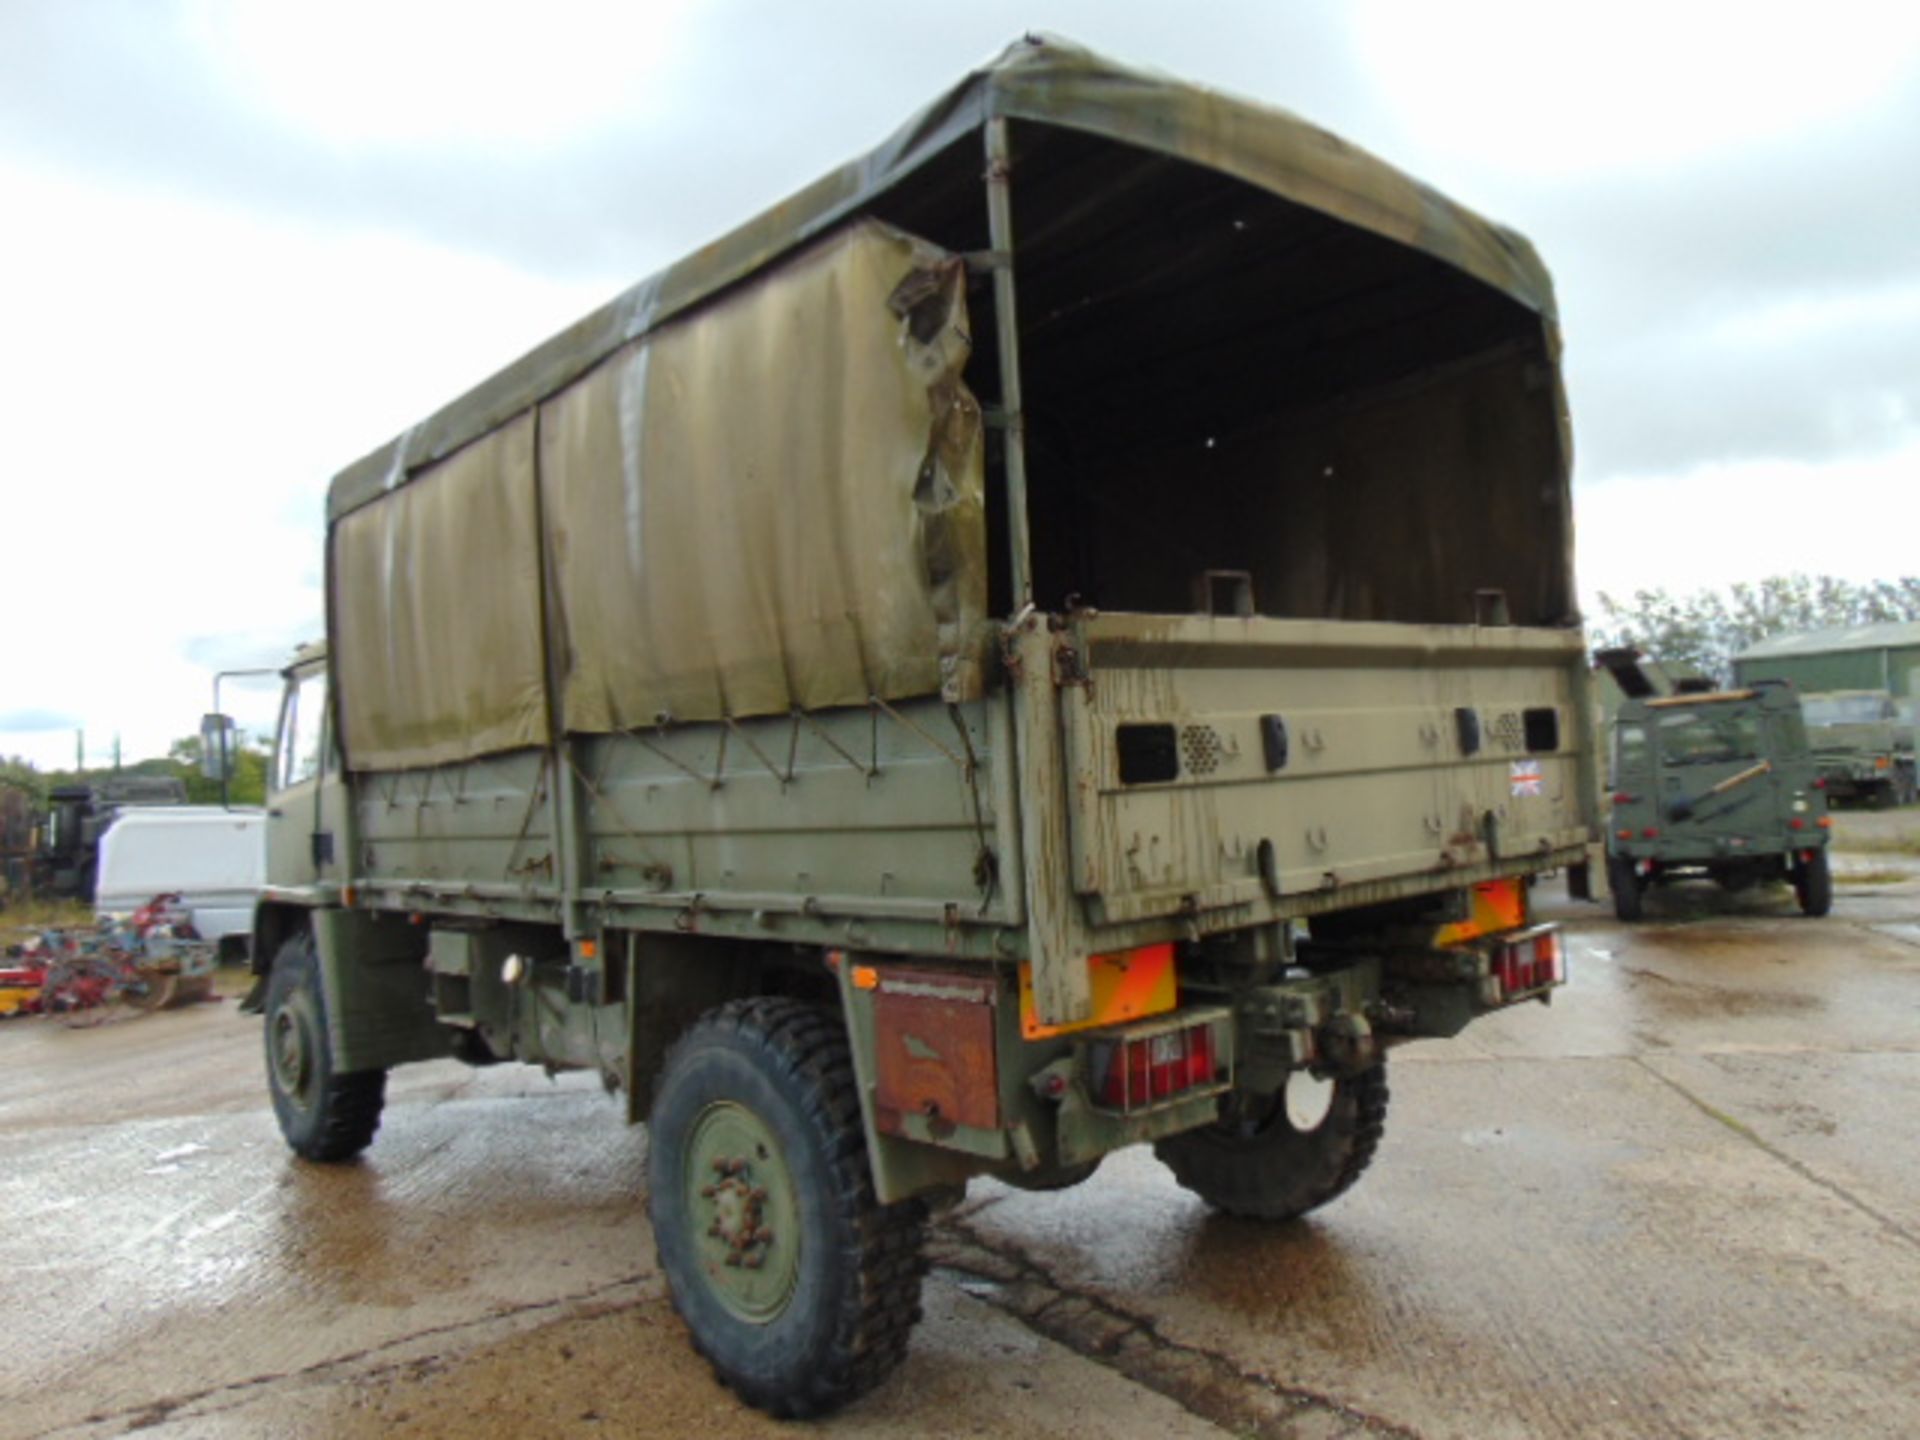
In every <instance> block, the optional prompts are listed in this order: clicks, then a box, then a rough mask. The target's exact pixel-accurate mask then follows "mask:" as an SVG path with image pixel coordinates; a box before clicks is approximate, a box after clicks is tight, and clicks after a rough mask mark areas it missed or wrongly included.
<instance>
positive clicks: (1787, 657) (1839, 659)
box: [1733, 621, 1920, 695]
mask: <svg viewBox="0 0 1920 1440" xmlns="http://www.w3.org/2000/svg"><path fill="white" fill-rule="evenodd" d="M1733 670H1734V676H1735V678H1736V679H1737V680H1739V681H1740V683H1742V684H1746V683H1748V682H1749V681H1753V680H1791V681H1792V682H1793V683H1794V684H1795V685H1796V686H1798V687H1799V689H1800V690H1801V692H1802V693H1803V694H1804V693H1811V692H1815V691H1822V690H1887V691H1891V692H1892V693H1893V694H1895V695H1920V621H1896V622H1892V623H1888V624H1882V625H1841V626H1836V627H1834V628H1831V629H1827V630H1806V631H1802V632H1801V633H1800V634H1798V635H1777V636H1775V637H1774V638H1773V639H1771V640H1762V641H1761V642H1760V643H1759V644H1757V645H1753V646H1749V647H1748V648H1747V649H1745V650H1743V651H1741V652H1740V653H1739V654H1738V655H1736V656H1734V658H1733Z"/></svg>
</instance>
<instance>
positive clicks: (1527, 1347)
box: [0, 809, 1920, 1440]
mask: <svg viewBox="0 0 1920 1440" xmlns="http://www.w3.org/2000/svg"><path fill="white" fill-rule="evenodd" d="M1841 836H1842V840H1843V842H1844V843H1845V844H1846V845H1847V847H1848V848H1847V851H1846V853H1845V855H1844V857H1843V863H1842V864H1841V865H1840V866H1839V867H1838V870H1839V874H1840V877H1841V884H1840V886H1839V900H1838V902H1837V904H1836V906H1835V910H1834V914H1833V916H1832V917H1831V918H1829V919H1827V920H1822V921H1813V920H1805V919H1802V918H1800V917H1799V916H1798V915H1797V914H1796V913H1795V912H1794V911H1793V908H1792V904H1791V900H1790V898H1788V897H1787V896H1786V895H1785V893H1784V892H1776V893H1772V894H1754V893H1749V894H1744V895H1740V896H1736V897H1726V896H1722V895H1721V894H1720V893H1719V892H1718V891H1716V890H1713V889H1712V888H1711V887H1706V886H1690V887H1684V888H1681V889H1676V890H1675V891H1672V892H1669V893H1664V894H1661V895H1658V896H1656V897H1655V898H1654V900H1653V902H1652V904H1651V905H1650V907H1649V918H1648V920H1647V921H1646V922H1645V923H1643V924H1640V925H1636V926H1633V927H1622V926H1619V925H1617V924H1615V923H1614V922H1613V920H1612V918H1611V914H1610V912H1608V911H1607V910H1605V909H1604V908H1603V907H1597V906H1589V905H1574V904H1570V903H1568V902H1566V901H1565V900H1563V899H1559V900H1556V899H1555V898H1553V897H1552V896H1551V895H1548V896H1545V897H1544V900H1545V903H1544V906H1543V908H1545V909H1546V910H1548V911H1549V912H1551V913H1553V914H1555V915H1556V916H1557V917H1559V918H1562V919H1564V920H1565V921H1566V922H1567V926H1568V931H1569V939H1570V950H1571V955H1572V962H1573V981H1572V983H1571V984H1570V985H1569V987H1568V988H1567V989H1566V990H1564V991H1563V992H1561V993H1560V994H1559V996H1558V997H1557V998H1556V1000H1555V1002H1554V1004H1553V1006H1552V1007H1551V1008H1547V1007H1542V1006H1526V1007H1523V1008H1522V1009H1520V1010H1517V1011H1512V1012H1507V1013H1505V1014H1502V1015H1500V1016H1497V1017H1493V1018H1491V1019H1488V1020H1484V1021H1482V1022H1480V1023H1478V1024H1476V1025H1475V1026H1474V1027H1473V1028H1472V1029H1471V1030H1470V1031H1469V1032H1468V1033H1467V1034H1466V1035H1464V1036H1462V1037H1461V1038H1460V1039H1458V1040H1454V1041H1449V1042H1444V1043H1426V1044H1421V1045H1414V1046H1409V1047H1407V1048H1405V1049H1402V1050H1399V1051H1396V1052H1395V1055H1394V1058H1393V1061H1392V1063H1391V1065H1390V1073H1391V1076H1392V1085H1393V1107H1392V1113H1391V1114H1390V1117H1389V1120H1388V1125H1387V1138H1386V1140H1385V1142H1384V1143H1383V1144H1382V1146H1381V1150H1380V1153H1379V1156H1378V1157H1377V1159H1376V1160H1375V1162H1374V1166H1373V1169H1372V1171H1371V1172H1370V1173H1369V1174H1368V1175H1367V1177H1366V1178H1365V1179H1364V1180H1363V1181H1362V1182H1361V1183H1360V1185H1359V1186H1358V1187H1357V1188H1355V1189H1354V1190H1353V1191H1352V1192H1351V1193H1349V1194H1348V1195H1347V1196H1345V1197H1343V1198H1341V1199H1340V1200H1338V1201H1336V1202H1335V1203H1334V1204H1332V1205H1330V1206H1328V1207H1327V1208H1326V1209H1325V1210H1323V1211H1321V1212H1320V1213H1318V1214H1317V1215H1315V1216H1313V1217H1311V1218H1310V1219H1308V1220H1306V1221H1304V1222H1299V1223H1296V1224H1293V1225H1288V1226H1278V1227H1269V1226H1260V1225H1255V1224H1251V1223H1246V1222H1240V1221H1234V1220H1229V1219H1224V1218H1222V1217H1219V1216H1216V1215H1213V1214H1211V1213H1210V1212H1209V1211H1208V1210H1207V1209H1206V1207H1205V1206H1203V1205H1202V1204H1201V1203H1200V1202H1199V1201H1197V1200H1195V1199H1194V1198H1193V1197H1191V1196H1189V1195H1187V1194H1186V1193H1185V1192H1183V1191H1181V1190H1180V1189H1178V1188H1177V1187H1176V1186H1175V1185H1174V1184H1173V1182H1172V1180H1171V1179H1170V1178H1169V1177H1168V1176H1167V1174H1166V1173H1165V1172H1164V1171H1163V1170H1162V1169H1161V1168H1160V1167H1159V1166H1158V1165H1157V1164H1156V1163H1155V1162H1154V1160H1153V1159H1152V1157H1151V1155H1150V1153H1148V1152H1146V1151H1144V1150H1136V1151H1131V1152H1127V1153H1124V1154H1122V1155H1119V1156H1116V1157H1114V1158H1112V1159H1110V1160H1109V1161H1108V1163H1107V1165H1106V1166H1105V1167H1104V1169H1103V1170H1102V1171H1101V1172H1100V1173H1099V1174H1098V1175H1096V1176H1095V1177H1094V1179H1093V1180H1091V1181H1090V1182H1088V1183H1087V1184H1085V1185H1083V1186H1081V1187H1080V1188H1078V1189H1076V1190H1073V1191H1070V1192H1067V1193H1064V1194H1056V1195H1029V1194H1024V1193H1021V1192H1016V1191H1012V1190H1008V1189H1005V1188H1003V1187H1000V1186H997V1185H992V1184H977V1185H976V1186H975V1187H974V1188H973V1190H972V1192H971V1193H970V1194H969V1197H968V1199H967V1201H966V1203H965V1204H963V1205H962V1206H961V1207H960V1208H959V1209H958V1210H957V1211H955V1212H954V1213H952V1214H951V1215H949V1216H948V1217H947V1218H946V1219H945V1220H944V1221H943V1222H942V1223H941V1224H940V1226H939V1227H938V1228H937V1231H936V1240H935V1247H934V1248H935V1261H936V1269H935V1271H934V1274H933V1276H932V1277H931V1279H930V1280H929V1282H928V1287H927V1311H928V1315H927V1320H926V1321H925V1323H924V1324H923V1325H922V1326H921V1328H920V1329H919V1331H918V1332H917V1334H916V1337H915V1343H914V1350H913V1353H912V1356H911V1357H910V1359H909V1360H908V1362H907V1364H906V1365H905V1366H904V1367H903V1368H902V1370H901V1371H900V1372H899V1373H898V1374H897V1375H896V1376H895V1377H894V1378H893V1379H892V1380H891V1381H890V1382H889V1383H888V1384H887V1385H885V1386H884V1387H883V1388H882V1389H881V1390H880V1391H879V1392H878V1393H877V1394H875V1395H874V1396H872V1397H870V1398H869V1399H868V1400H866V1401H865V1402H863V1403H862V1404H860V1405H858V1406H856V1407H854V1408H853V1409H852V1410H850V1411H849V1412H847V1413H845V1414H843V1415H841V1416H838V1417H836V1418H834V1419H832V1420H829V1421H826V1422H822V1423H820V1424H817V1425H815V1426H812V1427H795V1426H789V1425H781V1424H778V1423H776V1422H773V1421H770V1420H767V1419H766V1418H764V1417H762V1416H760V1415H758V1414H756V1413H754V1412H751V1411H748V1410H745V1409H743V1408H742V1407H740V1406H739V1405H738V1404H737V1403H735V1402H734V1401H733V1399H732V1398H731V1396H730V1395H729V1394H728V1393H727V1392H726V1391H724V1390H723V1389H721V1388H720V1387H719V1386H717V1385H716V1384H715V1383H714V1382H713V1381H712V1379H711V1378H710V1377H709V1375H708V1373H707V1372H706V1370H705V1367H704V1366H703V1365H702V1364H701V1362H700V1361H699V1360H698V1359H696V1357H695V1356H694V1355H693V1353H692V1352H691V1350H690V1349H688V1347H687V1345H686V1343H685V1340H684V1337H683V1335H682V1333H681V1331H680V1328H679V1323H678V1321H677V1320H676V1319H675V1318H674V1316H673V1314H672V1311H671V1309H670V1307H669V1306H668V1304H667V1302H666V1300H665V1297H664V1291H663V1287H662V1284H661V1281H660V1278H659V1275H658V1273H657V1271H656V1269H655V1266H654V1262H653V1254H652V1239H651V1236H650V1235H649V1233H648V1230H647V1223H646V1218H645V1160H646V1135H645V1132H644V1131H643V1130H628V1129H626V1128H625V1127H624V1126H623V1125H622V1124H621V1122H620V1119H619V1116H618V1113H617V1110H616V1107H615V1105H613V1104H612V1103H610V1102H609V1101H607V1100H606V1099H605V1098H604V1097H603V1096H602V1095H601V1094H600V1093H599V1090H598V1087H597V1085H595V1084H593V1083H592V1082H591V1081H585V1080H581V1079H578V1078H575V1077H567V1078H563V1079H562V1080H560V1081H558V1082H549V1081H547V1080H546V1079H544V1078H542V1077H541V1076H540V1075H539V1074H538V1073H537V1072H532V1071H524V1070H521V1069H518V1068H514V1067H500V1068H498V1069H494V1070H488V1071H477V1072H476V1071H468V1070H465V1069H463V1068H461V1067H458V1066H455V1065H453V1064H451V1063H448V1064H441V1065H432V1066H421V1067H416V1068H414V1069H412V1070H410V1071H402V1072H399V1073H398V1074H396V1076H395V1080H394V1084H393V1087H392V1091H391V1097H390V1100H389V1104H388V1110H387V1118H386V1123H385V1126H384V1128H383V1129H382V1132H381V1134H380V1138H379V1139H378V1141H377V1142H376V1143H375V1145H374V1146H373V1148H372V1150H371V1151H370V1152H369V1153H368V1155H367V1157H366V1159H365V1160H364V1161H363V1162H361V1163H358V1164H355V1165H350V1166H346V1167H337V1168H328V1167H319V1166H310V1165H304V1164H298V1163H294V1162H293V1161H291V1160H290V1159H289V1158H288V1156H287V1155H286V1152H285V1150H284V1149H283V1147H282V1146H281V1143H280V1140H279V1137H278V1135H277V1132H276V1131H275V1129H274V1126H273V1122H272V1119H271V1117H270V1116H269V1114H268V1112H267V1110H266V1107H265V1103H264V1098H263V1090H262V1085H263V1082H262V1079H261V1073H260V1061H259V1054H258V1052H259V1031H258V1022H257V1021H256V1020H253V1019H250V1018H248V1017H243V1016H240V1015H238V1014H236V1013H235V1011H234V1008H233V1004H232V1001H231V999H228V1000H226V1001H224V1002H222V1003H219V1004H211V1005H203V1006H198V1007H194V1008H192V1009H188V1010H179V1011H170V1012H164V1013H161V1014H157V1015H152V1016H146V1017H142V1018H138V1019H128V1020H121V1021H117V1022H115V1023H109V1024H103V1025H100V1026H97V1027H93V1028H84V1029H69V1028H66V1027H65V1026H63V1025H62V1024H60V1023H58V1022H55V1021H48V1020H37V1019H29V1020H12V1021H7V1022H4V1023H0V1157H4V1158H3V1159H0V1216H4V1217H5V1221H4V1224H0V1346H3V1347H4V1353H5V1355H6V1360H5V1362H4V1364H0V1397H4V1398H5V1400H6V1403H5V1404H4V1405H0V1437H13V1436H22V1437H24V1436H34V1437H40V1436H62V1437H68V1436H72V1437H79V1436H106V1435H120V1434H126V1433H129V1432H131V1431H134V1430H141V1431H143V1432H146V1433H149V1434H152V1435H153V1436H155V1437H157V1440H158V1437H175V1436H181V1437H185V1436H192V1437H200V1436H208V1437H226V1436H236V1437H237V1436H248V1437H252V1436H287V1437H309V1436H311V1437H321V1436H326V1437H334V1436H344V1437H354V1436H369V1437H370V1436H375V1435H382V1436H384V1435H402V1436H409V1435H411V1436H438V1435H445V1434H452V1433H459V1434H461V1435H463V1436H470V1437H478V1440H484V1437H488V1436H509V1435H511V1436H528V1435H542V1436H545V1435H567V1436H572V1435H578V1436H592V1435H615V1434H662V1435H665V1434H683V1433H700V1434H712V1435H723V1436H732V1435H763V1434H775V1433H791V1432H794V1431H796V1430H799V1429H802V1428H805V1429H811V1430H814V1431H817V1432H819V1433H823V1434H829V1435H836V1436H838V1435H847V1436H858V1435H875V1436H878V1435H895V1434H901V1433H912V1434H925V1435H940V1436H949V1435H950V1436H963V1435H994V1436H1050V1435H1062V1436H1065V1435H1074V1436H1084V1435H1087V1434H1141V1435H1171V1436H1179V1435H1202V1434H1210V1433H1212V1434H1217V1433H1231V1434H1239V1435H1248V1434H1259V1435H1278V1436H1297V1437H1322V1436H1340V1435H1373V1434H1386V1435H1401V1436H1422V1437H1434V1440H1438V1437H1455V1436H1457V1437H1475V1440H1480V1437H1502V1436H1513V1437H1533V1436H1561V1435H1567V1436H1620V1437H1628V1436H1632V1437H1640V1436H1688V1437H1708V1436H1728V1437H1734V1436H1739V1437H1746V1436H1775V1435H1778V1436H1822V1437H1825V1436H1882V1435H1884V1436H1906V1435H1912V1434H1916V1433H1920V1166H1916V1164H1915V1157H1916V1155H1920V856H1916V854H1914V853H1909V852H1910V851H1920V809H1915V810H1908V811H1903V812H1892V815H1891V818H1889V813H1888V812H1880V813H1877V814H1871V815H1857V816H1856V815H1847V816H1843V817H1842V818H1841ZM1866 847H1874V848H1871V849H1869V848H1866Z"/></svg>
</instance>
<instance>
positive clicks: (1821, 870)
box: [1793, 849, 1833, 919]
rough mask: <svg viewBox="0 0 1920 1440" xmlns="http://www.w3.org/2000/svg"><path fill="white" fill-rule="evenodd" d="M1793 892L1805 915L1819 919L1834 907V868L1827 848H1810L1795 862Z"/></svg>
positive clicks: (1801, 911)
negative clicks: (1828, 857) (1829, 859)
mask: <svg viewBox="0 0 1920 1440" xmlns="http://www.w3.org/2000/svg"><path fill="white" fill-rule="evenodd" d="M1793 894H1794V898H1795V899H1797V900H1798V901H1799V902H1800V913H1801V914H1803V915H1811V916H1813V917H1814V918H1816V919H1817V918H1819V917H1820V916H1822V915H1825V914H1827V913H1828V912H1829V911H1831V910H1832V909H1833V868H1832V866H1831V864H1830V863H1829V862H1828V860H1827V852H1826V850H1825V849H1820V850H1809V851H1807V852H1805V854H1804V855H1802V856H1801V858H1800V859H1799V860H1796V861H1795V862H1794V865H1793Z"/></svg>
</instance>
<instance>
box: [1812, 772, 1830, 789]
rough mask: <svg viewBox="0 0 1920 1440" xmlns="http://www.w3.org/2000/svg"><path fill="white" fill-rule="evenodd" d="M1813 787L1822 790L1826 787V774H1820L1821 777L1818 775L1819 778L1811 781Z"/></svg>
mask: <svg viewBox="0 0 1920 1440" xmlns="http://www.w3.org/2000/svg"><path fill="white" fill-rule="evenodd" d="M1813 788H1814V789H1816V790H1824V789H1826V788H1827V777H1826V776H1824V775H1822V776H1821V777H1820V778H1819V779H1818V780H1816V781H1814V782H1813Z"/></svg>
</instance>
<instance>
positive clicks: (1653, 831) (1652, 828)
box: [1640, 825, 1660, 840]
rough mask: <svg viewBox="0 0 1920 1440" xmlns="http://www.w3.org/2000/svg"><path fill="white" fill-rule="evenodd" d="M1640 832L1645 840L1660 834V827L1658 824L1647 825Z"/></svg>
mask: <svg viewBox="0 0 1920 1440" xmlns="http://www.w3.org/2000/svg"><path fill="white" fill-rule="evenodd" d="M1640 834H1641V836H1642V837H1643V838H1644V839H1647V840H1653V839H1657V838H1658V837H1659V834H1660V827H1659V826H1658V825H1649V826H1647V828H1646V829H1644V830H1642V831H1641V832H1640Z"/></svg>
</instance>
